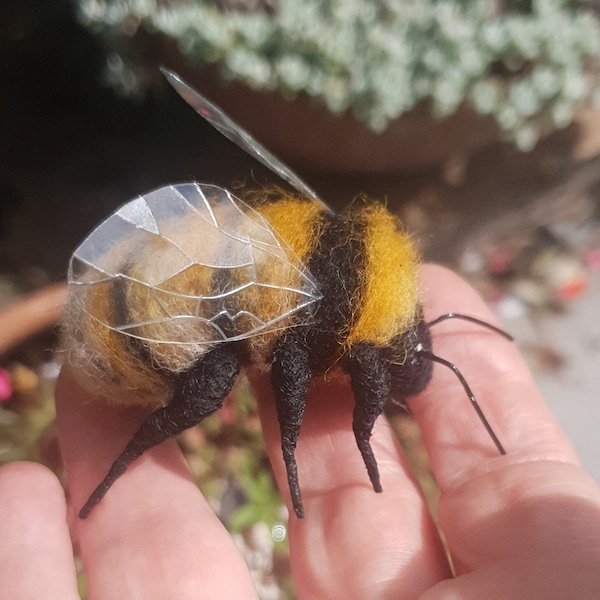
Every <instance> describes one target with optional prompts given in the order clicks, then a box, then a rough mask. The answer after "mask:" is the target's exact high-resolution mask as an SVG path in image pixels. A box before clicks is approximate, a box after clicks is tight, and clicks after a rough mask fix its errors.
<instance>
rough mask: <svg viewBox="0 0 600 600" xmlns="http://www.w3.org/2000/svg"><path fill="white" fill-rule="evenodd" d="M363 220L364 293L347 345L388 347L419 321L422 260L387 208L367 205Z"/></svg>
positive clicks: (363, 211)
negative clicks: (366, 344)
mask: <svg viewBox="0 0 600 600" xmlns="http://www.w3.org/2000/svg"><path fill="white" fill-rule="evenodd" d="M360 216H361V218H362V219H363V220H364V222H365V223H366V228H365V237H364V245H365V255H366V263H365V270H364V290H363V294H362V298H361V303H360V306H359V316H358V318H357V320H356V322H355V323H354V325H353V327H352V329H351V331H350V334H349V336H348V339H347V340H346V344H347V345H349V346H351V345H352V344H355V343H358V342H372V343H374V344H377V345H385V344H387V343H388V342H389V341H390V340H391V339H393V338H394V337H396V336H397V335H399V334H401V333H402V332H404V331H405V330H406V329H408V328H409V327H410V326H412V325H413V324H414V322H415V320H416V318H417V313H418V310H417V308H418V280H417V265H418V262H419V258H418V254H417V252H416V250H415V248H414V245H413V244H412V242H411V240H410V237H409V236H408V235H407V234H406V233H404V232H403V231H402V227H401V223H400V221H399V219H398V218H397V217H395V216H394V215H392V214H391V213H390V212H389V211H388V210H386V208H385V207H384V206H383V205H381V204H377V203H375V204H371V205H367V206H365V207H364V208H362V209H361V215H360Z"/></svg>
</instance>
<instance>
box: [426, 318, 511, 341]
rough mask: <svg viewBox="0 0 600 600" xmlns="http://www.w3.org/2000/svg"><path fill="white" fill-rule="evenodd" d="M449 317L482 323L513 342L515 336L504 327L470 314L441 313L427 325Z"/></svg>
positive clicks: (440, 321)
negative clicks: (501, 327)
mask: <svg viewBox="0 0 600 600" xmlns="http://www.w3.org/2000/svg"><path fill="white" fill-rule="evenodd" d="M448 319H461V320H463V321H469V323H475V325H480V326H481V327H485V328H486V329H489V330H490V331H493V332H495V333H498V334H499V335H501V336H503V337H505V338H506V339H507V340H510V341H511V342H513V341H514V338H513V336H512V335H510V333H507V332H506V331H504V329H500V328H499V327H496V326H495V325H491V324H490V323H486V321H482V320H481V319H478V318H477V317H470V316H469V315H463V314H461V313H454V312H451V313H447V314H445V315H441V316H439V317H438V318H437V319H434V320H433V321H430V322H429V323H427V327H433V326H434V325H437V324H438V323H442V322H443V321H447V320H448Z"/></svg>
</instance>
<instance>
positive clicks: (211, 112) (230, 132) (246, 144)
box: [161, 68, 329, 210]
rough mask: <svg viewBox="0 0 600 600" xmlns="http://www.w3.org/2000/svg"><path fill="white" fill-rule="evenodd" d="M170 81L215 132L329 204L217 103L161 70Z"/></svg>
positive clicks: (309, 193) (291, 182) (296, 185)
mask: <svg viewBox="0 0 600 600" xmlns="http://www.w3.org/2000/svg"><path fill="white" fill-rule="evenodd" d="M161 71H162V73H163V75H164V76H165V78H166V79H167V81H168V82H169V83H170V84H171V85H172V86H173V88H174V89H175V91H176V92H177V93H178V94H179V95H180V96H181V97H182V98H183V99H184V100H185V101H186V102H187V103H188V104H189V105H190V106H191V107H192V108H193V109H194V110H195V111H196V112H197V113H198V114H199V115H200V116H201V117H203V118H205V119H206V120H207V121H208V122H209V123H210V124H211V125H212V126H213V127H214V128H215V129H217V130H218V131H220V132H221V133H222V134H223V135H224V136H225V137H226V138H227V139H229V140H230V141H232V142H233V143H234V144H236V145H237V146H239V147H240V148H242V150H245V151H246V152H247V153H248V154H250V156H252V157H254V158H255V159H256V160H258V161H259V162H261V163H262V164H263V165H265V167H267V168H268V169H270V170H271V171H273V172H274V173H276V174H277V175H278V176H279V177H281V178H282V179H283V180H284V181H287V182H288V183H289V184H290V185H291V186H292V187H293V188H294V189H296V190H297V191H299V192H300V193H301V194H302V195H304V196H308V197H309V198H314V199H315V200H318V201H319V202H320V203H321V204H322V205H323V207H324V208H326V209H327V210H329V208H328V207H327V205H326V204H325V203H324V202H323V201H322V200H320V199H319V197H318V196H317V194H316V192H315V191H314V190H313V189H312V188H311V187H309V186H308V185H307V184H306V183H305V182H304V181H303V180H302V179H301V178H300V177H299V176H298V175H296V173H294V172H293V171H292V170H291V169H290V168H289V167H288V166H287V165H286V164H284V163H283V162H282V161H281V160H279V159H278V158H277V157H276V156H275V155H274V154H273V153H271V152H269V150H267V149H266V148H265V147H264V146H263V145H262V144H261V143H259V142H258V141H256V140H255V139H254V137H253V136H252V135H250V134H249V133H248V132H247V131H246V130H245V129H244V128H243V127H240V126H239V125H238V124H237V123H236V122H235V121H234V120H233V119H231V117H229V116H228V115H226V114H225V113H224V112H223V111H222V110H221V109H220V108H219V107H218V106H217V105H216V104H213V103H212V102H211V101H210V100H208V99H207V98H205V97H204V96H202V94H200V92H198V91H197V90H195V89H194V88H193V87H192V86H190V85H189V84H188V83H186V82H185V81H184V80H183V79H181V77H179V75H177V74H176V73H174V72H173V71H169V70H168V69H164V68H161Z"/></svg>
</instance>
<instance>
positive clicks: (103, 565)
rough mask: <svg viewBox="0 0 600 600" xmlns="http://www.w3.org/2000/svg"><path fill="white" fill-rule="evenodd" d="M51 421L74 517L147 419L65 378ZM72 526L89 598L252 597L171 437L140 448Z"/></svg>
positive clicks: (226, 537)
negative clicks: (55, 424)
mask: <svg viewBox="0 0 600 600" xmlns="http://www.w3.org/2000/svg"><path fill="white" fill-rule="evenodd" d="M57 417H58V426H59V434H60V437H61V447H62V450H63V455H64V459H65V464H66V467H67V471H68V478H69V493H70V500H71V503H72V505H73V507H74V509H75V511H78V510H79V508H81V506H82V505H83V503H84V502H85V500H87V497H88V496H89V494H90V493H91V491H92V490H93V489H94V487H95V486H96V485H97V484H98V482H99V481H101V479H102V478H103V477H104V475H105V474H106V472H107V471H108V468H109V467H110V465H111V463H112V461H113V460H114V459H115V458H116V456H117V455H118V454H119V453H120V451H121V450H122V449H123V447H124V446H125V445H126V443H127V442H128V441H129V439H130V438H131V436H132V435H133V433H134V431H135V430H136V429H137V427H138V426H139V424H140V422H141V420H143V415H140V414H139V412H138V411H125V410H120V409H117V408H115V407H109V406H107V405H105V404H103V403H99V402H97V401H96V402H94V401H93V399H92V398H90V397H89V395H87V394H86V393H84V392H83V391H82V390H81V389H80V388H79V387H78V386H77V385H76V384H75V383H74V381H73V380H72V379H71V378H69V377H68V376H66V375H65V374H64V373H63V374H61V378H60V379H59V383H58V388H57ZM75 522H76V525H77V531H78V535H79V541H80V545H81V554H82V560H83V563H84V567H85V571H86V574H87V577H88V589H89V595H90V598H91V599H93V598H102V600H105V599H110V598H127V599H128V600H136V599H140V600H141V599H143V600H153V599H161V600H163V599H164V598H175V597H176V598H181V599H188V598H190V599H191V598H194V600H196V599H198V598H225V599H228V598H232V599H233V598H235V599H236V600H237V599H243V598H256V594H255V592H254V589H253V586H252V583H251V580H250V576H249V573H248V570H247V568H246V566H245V564H244V562H243V560H242V558H241V555H240V554H239V552H238V551H237V549H236V547H235V545H234V543H233V541H232V539H231V537H230V536H229V535H228V533H227V532H226V530H225V529H224V528H223V526H222V525H221V523H220V522H219V520H218V519H217V518H216V516H215V515H214V513H213V511H212V510H211V509H210V507H209V506H208V504H207V503H206V501H205V500H204V498H203V497H202V496H201V494H200V492H199V491H198V489H197V487H196V485H195V484H194V482H193V481H192V478H191V476H190V473H189V470H188V469H187V466H186V465H185V461H184V459H183V457H182V455H181V453H180V452H179V449H178V448H177V445H176V444H175V442H173V441H171V440H170V441H168V442H165V443H164V444H161V445H160V446H157V447H155V448H153V449H152V450H150V451H148V452H146V453H145V454H144V455H143V456H142V457H141V458H140V459H138V460H137V461H136V462H135V463H134V464H132V465H131V466H130V468H129V469H128V470H127V472H126V473H125V474H124V475H123V476H122V477H121V478H120V479H119V480H118V481H117V482H116V483H115V484H114V486H113V487H112V488H111V489H110V491H109V492H108V494H107V495H106V497H105V498H104V499H103V500H102V501H101V502H100V504H99V505H97V506H96V507H95V508H94V510H93V511H92V513H91V514H90V516H89V517H88V518H87V519H86V520H81V519H78V518H77V517H75Z"/></svg>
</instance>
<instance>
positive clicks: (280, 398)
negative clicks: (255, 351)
mask: <svg viewBox="0 0 600 600" xmlns="http://www.w3.org/2000/svg"><path fill="white" fill-rule="evenodd" d="M309 358H310V357H309V352H308V349H307V347H306V344H305V343H304V341H303V340H302V339H301V338H300V336H296V335H293V334H292V335H287V336H284V337H281V338H279V340H277V342H276V343H275V348H274V352H273V365H272V367H271V383H272V385H273V392H274V393H275V400H276V403H277V416H278V418H279V427H280V430H281V449H282V451H283V460H284V461H285V467H286V470H287V477H288V485H289V488H290V494H291V497H292V505H293V507H294V512H295V513H296V516H297V517H298V518H299V519H301V518H302V517H304V509H303V507H302V494H301V492H300V483H299V480H298V465H297V464H296V456H295V452H296V443H297V442H298V436H299V434H300V426H301V425H302V419H303V417H304V408H305V406H306V392H307V391H308V385H309V383H310V378H311V371H310V364H309Z"/></svg>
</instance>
